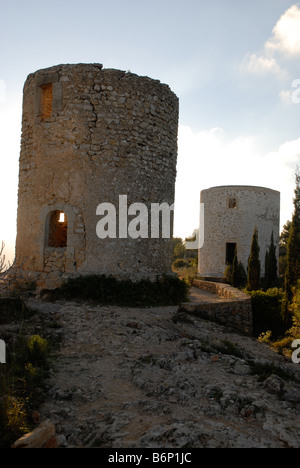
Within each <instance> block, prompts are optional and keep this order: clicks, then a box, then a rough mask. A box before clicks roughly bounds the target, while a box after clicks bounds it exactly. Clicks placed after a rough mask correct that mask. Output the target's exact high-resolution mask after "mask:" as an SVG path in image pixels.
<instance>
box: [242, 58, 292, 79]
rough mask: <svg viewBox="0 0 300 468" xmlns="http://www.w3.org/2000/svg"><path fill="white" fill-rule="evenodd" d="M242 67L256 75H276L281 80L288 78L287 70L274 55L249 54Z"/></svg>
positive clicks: (243, 69)
mask: <svg viewBox="0 0 300 468" xmlns="http://www.w3.org/2000/svg"><path fill="white" fill-rule="evenodd" d="M241 69H242V71H244V72H247V73H251V74H254V75H261V76H266V75H274V76H276V77H277V78H278V79H280V80H285V79H287V78H288V73H287V71H286V70H284V69H282V68H281V67H280V65H279V64H278V62H277V60H276V59H275V58H274V57H267V56H264V55H257V54H247V55H246V56H245V57H244V59H243V62H242V65H241Z"/></svg>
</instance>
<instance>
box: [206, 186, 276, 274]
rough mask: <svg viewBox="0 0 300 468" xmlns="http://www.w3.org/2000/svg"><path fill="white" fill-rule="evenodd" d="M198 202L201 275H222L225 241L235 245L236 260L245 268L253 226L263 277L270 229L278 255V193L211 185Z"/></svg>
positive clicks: (257, 188) (258, 188)
mask: <svg viewBox="0 0 300 468" xmlns="http://www.w3.org/2000/svg"><path fill="white" fill-rule="evenodd" d="M201 203H203V204H204V244H203V247H202V248H201V249H199V267H198V271H199V274H200V276H202V277H207V278H222V277H223V275H224V272H225V269H226V266H227V265H226V244H227V243H232V244H234V243H236V244H237V252H238V260H239V261H241V262H242V263H243V265H244V267H245V268H247V265H248V257H249V255H250V249H251V241H252V236H253V232H254V228H255V227H257V229H258V242H259V246H260V261H261V275H262V276H264V268H265V254H266V251H267V249H268V247H269V245H270V242H271V235H272V232H273V236H274V243H275V245H276V249H277V257H278V249H279V247H278V245H279V217H280V193H279V192H277V191H275V190H271V189H268V188H264V187H251V186H224V187H213V188H210V189H207V190H203V191H202V192H201Z"/></svg>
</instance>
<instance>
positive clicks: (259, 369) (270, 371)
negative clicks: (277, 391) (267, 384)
mask: <svg viewBox="0 0 300 468" xmlns="http://www.w3.org/2000/svg"><path fill="white" fill-rule="evenodd" d="M248 364H249V366H250V367H251V370H252V375H257V376H258V381H259V382H263V381H264V380H266V379H268V378H269V377H270V376H271V375H277V376H278V377H280V378H281V379H283V380H286V381H289V380H290V381H292V382H296V383H297V382H298V380H297V379H296V377H295V376H294V375H293V374H290V373H289V372H287V371H285V370H284V369H282V368H281V367H279V366H276V365H274V364H271V363H261V362H255V361H250V360H249V361H248Z"/></svg>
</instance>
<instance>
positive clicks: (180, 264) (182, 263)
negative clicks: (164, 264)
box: [172, 258, 189, 270]
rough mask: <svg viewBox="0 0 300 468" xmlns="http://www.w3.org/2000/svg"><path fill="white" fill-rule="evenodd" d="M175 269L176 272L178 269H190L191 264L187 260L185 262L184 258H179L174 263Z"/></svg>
mask: <svg viewBox="0 0 300 468" xmlns="http://www.w3.org/2000/svg"><path fill="white" fill-rule="evenodd" d="M172 266H173V268H174V270H177V269H178V268H185V267H188V266H189V262H187V261H186V260H184V259H183V258H177V260H175V262H173V265H172Z"/></svg>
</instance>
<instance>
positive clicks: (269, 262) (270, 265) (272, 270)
mask: <svg viewBox="0 0 300 468" xmlns="http://www.w3.org/2000/svg"><path fill="white" fill-rule="evenodd" d="M277 271H278V263H277V257H276V247H275V244H274V236H273V232H272V235H271V243H270V246H269V248H268V250H267V252H266V257H265V289H269V288H274V287H275V286H276V285H277V279H278V273H277Z"/></svg>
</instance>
